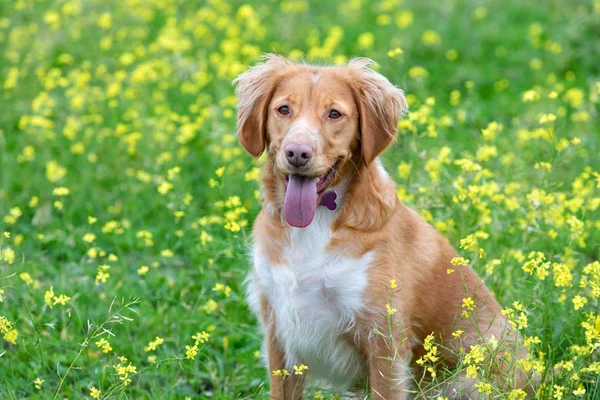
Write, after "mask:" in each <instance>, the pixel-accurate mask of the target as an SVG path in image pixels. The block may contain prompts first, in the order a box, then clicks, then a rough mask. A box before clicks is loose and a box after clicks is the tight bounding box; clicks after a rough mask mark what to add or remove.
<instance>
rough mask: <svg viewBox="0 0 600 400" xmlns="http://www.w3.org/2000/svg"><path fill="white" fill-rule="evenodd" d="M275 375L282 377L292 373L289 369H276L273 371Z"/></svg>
mask: <svg viewBox="0 0 600 400" xmlns="http://www.w3.org/2000/svg"><path fill="white" fill-rule="evenodd" d="M272 374H273V376H281V377H285V376H290V373H289V371H288V370H287V369H276V370H274V371H273V372H272Z"/></svg>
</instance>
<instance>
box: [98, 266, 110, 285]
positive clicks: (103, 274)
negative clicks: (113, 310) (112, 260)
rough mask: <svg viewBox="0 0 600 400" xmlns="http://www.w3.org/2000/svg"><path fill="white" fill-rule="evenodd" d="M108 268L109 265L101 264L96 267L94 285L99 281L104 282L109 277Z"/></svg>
mask: <svg viewBox="0 0 600 400" xmlns="http://www.w3.org/2000/svg"><path fill="white" fill-rule="evenodd" d="M109 269H110V265H101V266H99V267H98V269H97V274H96V285H98V284H99V283H100V282H102V283H106V281H107V280H108V278H110V273H108V272H107V271H108V270H109Z"/></svg>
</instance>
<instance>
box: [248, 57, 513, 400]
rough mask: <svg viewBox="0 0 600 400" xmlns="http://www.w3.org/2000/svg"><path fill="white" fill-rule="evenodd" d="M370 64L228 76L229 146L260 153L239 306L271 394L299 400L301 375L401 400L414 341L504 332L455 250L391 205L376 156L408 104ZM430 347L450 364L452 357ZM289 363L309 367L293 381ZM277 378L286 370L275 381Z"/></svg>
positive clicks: (267, 67)
mask: <svg viewBox="0 0 600 400" xmlns="http://www.w3.org/2000/svg"><path fill="white" fill-rule="evenodd" d="M370 63H371V62H370V61H369V60H365V59H356V60H353V61H351V62H350V63H349V64H348V65H347V66H344V67H316V66H310V65H304V64H296V63H292V62H290V61H288V60H286V59H284V58H282V57H279V56H267V57H266V61H265V62H264V63H263V64H260V65H258V66H256V67H254V68H251V69H250V70H249V71H247V72H246V73H244V74H242V75H240V76H239V77H238V78H237V79H236V83H237V89H236V93H237V96H238V135H239V141H240V143H241V144H242V146H244V148H245V149H246V150H247V151H248V152H249V153H250V154H251V155H252V156H254V157H258V156H260V155H261V153H263V151H265V150H266V152H267V155H268V160H267V162H266V163H265V165H264V167H263V174H262V184H263V190H264V192H263V194H264V205H263V209H262V211H261V212H260V214H259V215H258V217H257V219H256V222H255V225H254V236H253V237H254V245H253V251H252V258H253V271H252V273H251V275H250V277H249V279H248V301H249V303H250V305H251V307H252V309H253V311H254V312H255V313H256V314H257V315H258V316H259V318H260V319H261V321H262V323H263V327H264V330H265V347H266V349H265V350H266V352H267V354H268V367H269V371H271V373H272V372H273V371H276V373H275V374H274V375H278V376H272V379H271V396H272V398H277V399H283V398H285V399H292V398H294V399H295V398H300V397H301V395H302V389H303V385H304V377H305V376H306V375H310V376H312V377H316V378H321V379H324V380H326V381H327V382H329V383H330V384H332V385H333V386H334V387H338V388H341V389H348V388H351V387H353V386H354V385H357V384H361V382H365V381H368V384H369V387H370V390H371V393H372V395H373V398H385V399H391V398H393V399H403V398H404V397H405V393H406V390H407V389H408V388H409V383H410V378H409V374H410V371H411V370H410V369H409V368H410V364H411V358H412V359H413V360H414V359H416V358H417V357H419V356H420V355H422V354H423V352H424V350H423V345H422V343H423V340H424V338H425V337H426V336H427V335H429V334H431V333H432V332H433V333H435V338H436V341H438V342H441V344H442V345H443V346H442V348H445V349H458V348H459V347H463V348H465V349H466V351H469V346H470V345H472V344H474V343H478V342H481V341H482V339H486V338H490V337H492V336H494V337H496V338H498V339H500V337H501V336H504V337H505V336H506V334H504V333H503V331H505V329H506V328H507V324H506V319H505V318H504V317H503V316H501V315H500V306H499V305H498V303H497V302H496V301H495V300H494V298H493V296H492V295H491V294H490V292H489V291H488V290H487V289H486V287H485V286H484V284H483V283H482V281H481V280H480V279H479V278H478V277H477V275H476V274H475V272H474V271H473V270H472V269H471V268H470V267H469V266H462V267H455V266H452V265H451V263H450V261H451V260H452V259H453V258H454V257H456V256H457V254H456V252H455V251H454V250H453V248H452V247H451V246H450V245H449V244H448V243H447V242H446V240H445V239H444V238H443V237H442V236H441V235H440V234H439V233H438V232H436V231H435V229H434V228H432V227H431V226H429V225H428V224H427V223H426V222H424V221H423V220H422V219H421V218H420V217H419V215H418V214H417V213H415V212H414V211H412V210H410V209H409V208H407V207H406V206H405V205H404V204H402V203H401V202H400V201H399V200H398V198H397V196H396V190H395V188H394V182H393V180H392V179H391V178H390V177H389V176H388V174H387V173H386V171H385V170H384V168H383V166H382V164H381V163H380V162H379V160H378V158H377V156H378V154H379V153H381V152H382V151H383V150H384V149H385V148H386V147H387V146H388V145H389V144H390V143H391V142H392V140H393V139H394V137H395V134H396V131H397V125H398V120H399V118H400V117H401V116H402V114H404V113H405V112H406V111H407V104H406V100H405V97H404V93H403V91H402V90H400V89H398V88H397V87H395V86H393V85H392V84H391V83H390V82H389V81H388V80H387V79H386V78H385V77H383V76H382V75H380V74H378V73H377V72H375V71H373V70H372V69H370V68H369V65H370ZM448 268H456V269H460V272H459V271H457V272H456V273H453V274H448V273H447V269H448ZM392 279H395V280H396V282H397V283H396V284H392V285H391V286H392V287H394V288H393V289H392V288H391V286H390V282H391V280H392ZM466 297H471V298H472V299H474V301H475V306H476V307H477V310H478V311H477V317H476V322H475V323H474V324H473V323H471V322H472V321H473V318H469V319H467V318H461V312H462V310H463V309H461V304H462V302H463V298H466ZM469 321H471V322H469ZM390 328H391V329H390ZM458 329H460V330H462V331H464V332H463V334H462V335H461V336H460V338H457V337H454V336H453V335H452V333H453V332H454V331H456V330H458ZM390 332H391V333H390ZM511 337H512V336H511ZM440 352H441V353H442V354H441V355H443V356H446V357H447V358H448V362H452V354H455V352H452V351H443V350H442V351H440ZM301 364H304V365H306V366H308V368H309V370H308V372H307V373H303V374H302V375H299V374H298V375H297V374H295V371H294V368H293V366H294V365H296V366H300V365H301ZM283 369H287V370H288V371H290V372H291V375H290V376H285V375H284V374H283V376H279V375H282V373H281V372H280V371H281V370H283ZM277 371H279V372H277ZM472 385H473V382H472V380H469V379H467V378H466V377H465V378H463V379H457V380H456V381H455V382H454V384H453V388H454V389H452V391H451V393H455V396H456V397H460V396H463V395H465V393H470V394H469V396H470V397H471V398H474V397H477V392H476V391H473V387H472ZM517 385H518V386H522V385H523V382H518V383H517ZM363 387H364V386H363Z"/></svg>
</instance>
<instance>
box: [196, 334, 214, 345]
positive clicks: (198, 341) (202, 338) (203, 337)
mask: <svg viewBox="0 0 600 400" xmlns="http://www.w3.org/2000/svg"><path fill="white" fill-rule="evenodd" d="M209 337H210V334H209V333H207V332H204V331H202V332H198V333H196V334H195V335H194V336H192V339H194V340H195V341H196V345H198V344H202V343H206V342H207V341H208V338H209Z"/></svg>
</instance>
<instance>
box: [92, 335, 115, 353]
mask: <svg viewBox="0 0 600 400" xmlns="http://www.w3.org/2000/svg"><path fill="white" fill-rule="evenodd" d="M96 346H97V347H99V348H101V349H102V352H103V353H108V352H110V351H112V347H111V345H110V343H109V342H108V340H106V339H104V338H101V339H100V340H98V341H97V342H96Z"/></svg>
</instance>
